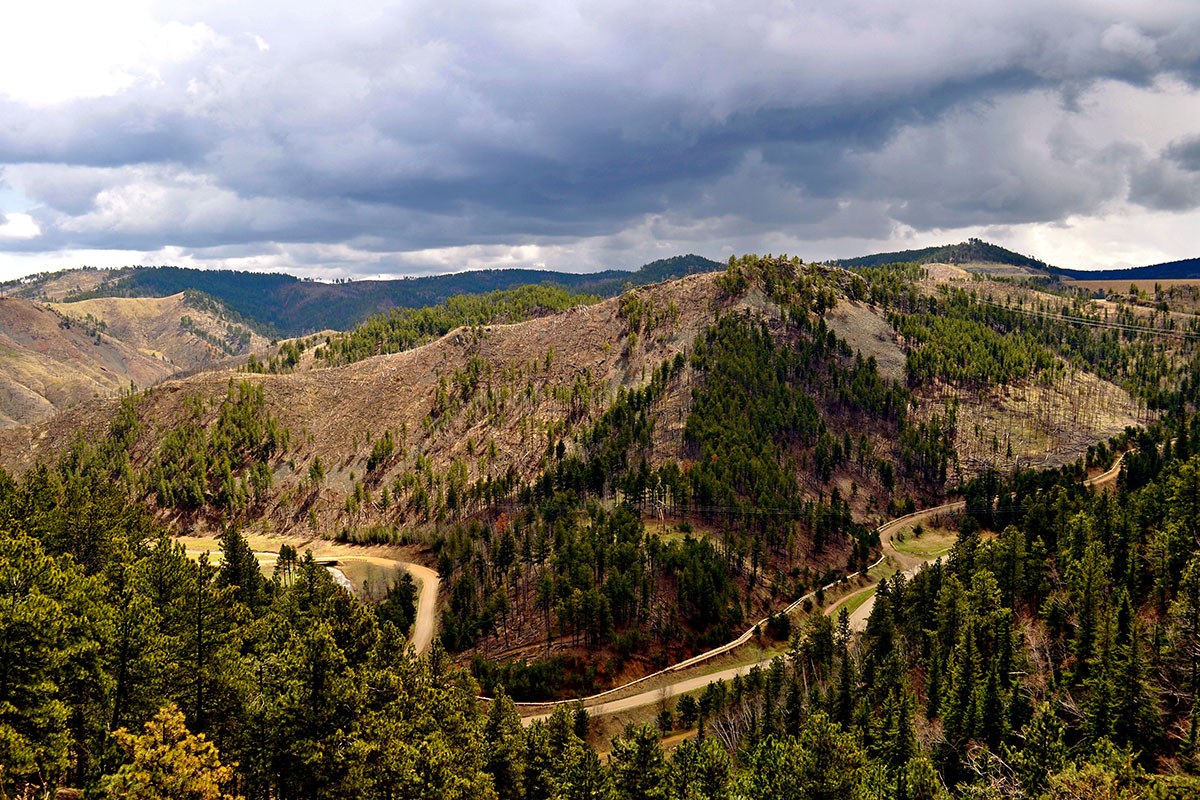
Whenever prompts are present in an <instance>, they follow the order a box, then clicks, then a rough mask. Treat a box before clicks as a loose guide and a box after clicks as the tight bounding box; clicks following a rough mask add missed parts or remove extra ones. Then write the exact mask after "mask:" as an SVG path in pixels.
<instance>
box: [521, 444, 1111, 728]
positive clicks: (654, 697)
mask: <svg viewBox="0 0 1200 800" xmlns="http://www.w3.org/2000/svg"><path fill="white" fill-rule="evenodd" d="M1123 459H1124V455H1122V456H1120V457H1119V458H1118V459H1117V460H1116V462H1115V463H1114V464H1113V466H1112V467H1110V468H1109V469H1108V470H1106V471H1104V472H1102V473H1100V474H1099V475H1096V476H1095V477H1092V478H1088V479H1087V480H1086V481H1084V485H1086V486H1090V487H1092V488H1100V487H1102V486H1106V485H1109V484H1111V483H1113V482H1115V481H1116V480H1117V476H1118V475H1119V474H1120V471H1121V462H1122V460H1123ZM964 508H966V501H965V500H955V501H953V502H950V503H943V504H942V505H940V506H934V507H932V508H926V509H922V510H921V511H914V512H913V513H911V514H905V515H904V516H902V517H897V518H896V519H893V520H891V521H889V522H886V523H884V524H883V525H881V526H880V527H879V543H880V546H881V548H882V549H883V555H882V556H880V558H879V559H878V560H877V561H876V562H875V563H874V564H872V565H871V566H872V567H875V566H877V565H879V564H882V563H883V562H884V561H885V560H886V559H888V558H891V559H894V560H895V562H896V563H897V564H898V565H899V567H900V569H901V570H903V572H904V573H905V576H906V577H911V576H912V575H915V574H916V572H917V571H918V570H919V569H920V568H921V567H923V566H924V565H925V564H928V563H929V562H930V561H933V560H935V559H933V558H929V559H925V558H921V557H920V556H916V555H912V554H909V553H903V552H901V551H899V550H897V549H896V548H895V546H894V545H893V543H892V537H893V536H894V535H895V534H896V533H898V532H899V531H901V530H903V529H905V528H907V527H908V526H911V525H915V524H917V523H918V522H920V521H922V520H925V519H928V518H930V517H934V516H937V515H939V514H947V513H952V512H957V511H961V510H963V509H964ZM838 583H840V581H838V582H835V583H831V584H829V585H828V586H825V587H823V588H824V589H825V590H828V589H830V588H832V587H834V586H836V585H837V584H838ZM864 591H869V590H864ZM816 594H817V593H816V592H815V591H813V592H809V593H808V594H806V595H804V597H801V598H800V599H799V600H797V601H796V602H794V603H792V604H791V605H790V606H788V608H787V609H786V611H787V612H788V613H790V612H791V611H794V610H795V609H796V608H798V607H799V606H800V605H801V604H802V603H803V602H804V601H805V600H807V599H810V598H814V597H815V596H816ZM857 594H858V592H854V593H851V594H850V595H847V596H846V597H843V598H841V599H840V600H838V602H836V603H834V604H833V605H831V606H830V607H829V608H828V609H826V612H825V613H832V612H834V611H836V609H837V608H839V607H840V606H841V604H842V603H845V602H846V601H847V600H849V599H850V598H851V597H855V596H856V595H857ZM874 601H875V596H874V594H872V595H871V597H870V598H868V599H867V600H866V601H865V602H864V603H863V604H862V605H861V606H859V607H858V608H857V609H855V611H854V613H853V614H851V616H850V624H851V627H852V628H853V629H854V630H858V631H861V630H862V629H863V628H865V627H866V622H867V619H868V618H869V617H870V615H871V608H872V607H873V606H874ZM765 623H766V619H763V620H760V621H759V622H758V623H757V624H756V625H755V627H753V628H750V629H749V630H748V631H747V632H746V633H743V634H742V635H741V636H739V637H738V638H737V639H734V640H733V641H732V642H729V643H728V644H724V645H722V646H721V647H717V648H714V649H713V650H709V651H708V652H705V653H701V654H699V655H697V656H693V657H692V658H689V659H687V660H686V661H681V662H680V663H678V664H674V665H672V666H670V667H667V668H666V669H664V670H660V671H659V672H655V673H652V674H650V675H646V676H644V677H642V678H638V679H637V680H635V681H630V682H629V683H626V684H624V685H622V686H618V687H615V688H613V689H609V690H607V691H604V692H600V693H598V694H594V695H592V696H590V697H585V698H582V699H581V700H561V701H558V702H551V703H517V704H516V706H517V710H518V712H519V713H520V712H521V711H527V712H528V715H527V716H524V717H523V718H522V720H521V722H522V724H525V725H529V724H530V723H532V722H534V721H535V720H544V719H547V718H549V716H550V714H551V713H553V711H554V708H555V707H556V706H559V705H573V704H575V703H577V702H582V703H583V706H584V708H586V709H587V710H588V712H589V713H590V714H592V715H593V716H602V715H605V714H615V713H618V712H622V711H631V710H633V709H635V708H641V707H643V706H649V705H654V704H656V703H659V702H662V701H663V700H665V699H667V698H670V697H672V696H674V695H677V694H683V693H686V692H691V691H695V690H696V689H703V688H704V687H705V686H707V685H708V684H710V683H712V682H714V681H718V680H732V679H733V677H734V676H736V675H746V674H747V673H749V672H750V670H752V669H753V668H754V667H765V666H766V665H768V664H770V662H771V659H763V660H760V661H756V662H751V663H748V664H741V665H738V666H736V667H730V668H728V669H724V670H720V671H717V672H710V673H705V674H703V675H696V676H692V677H681V678H680V679H679V680H677V681H674V682H672V683H670V684H668V685H666V686H660V687H656V688H654V689H650V690H647V691H644V692H640V693H637V694H633V695H629V696H626V697H619V698H613V696H614V695H616V694H618V693H622V692H626V691H628V690H629V689H630V688H631V687H633V686H636V685H637V684H639V683H643V682H645V681H648V680H650V679H651V678H655V677H658V676H661V675H664V674H666V673H670V672H676V671H680V670H684V669H687V668H689V667H694V666H696V665H698V664H700V663H701V662H704V661H708V660H710V659H712V658H714V657H716V656H718V655H721V654H723V653H727V652H729V651H730V650H732V649H734V648H735V647H737V646H739V645H741V644H744V643H745V642H747V641H749V640H750V638H751V637H752V636H753V634H754V631H755V629H756V628H757V627H758V626H759V625H764V624H765ZM610 698H612V699H610Z"/></svg>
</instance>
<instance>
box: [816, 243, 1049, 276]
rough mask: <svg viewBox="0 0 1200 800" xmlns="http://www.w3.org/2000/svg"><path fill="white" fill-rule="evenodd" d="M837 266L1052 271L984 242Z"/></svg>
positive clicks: (874, 257) (863, 258)
mask: <svg viewBox="0 0 1200 800" xmlns="http://www.w3.org/2000/svg"><path fill="white" fill-rule="evenodd" d="M834 263H836V264H840V265H841V266H843V267H846V268H847V269H856V268H862V267H881V266H883V265H884V264H897V263H914V264H970V263H985V264H1008V265H1010V266H1014V267H1027V268H1029V269H1034V270H1051V269H1053V268H1052V267H1050V266H1048V265H1047V264H1046V262H1044V261H1041V260H1039V259H1036V258H1031V257H1029V256H1024V255H1021V254H1020V253H1014V252H1013V251H1012V250H1006V249H1005V248H1003V247H1000V246H999V245H995V244H992V243H991V242H985V241H983V240H981V239H968V240H967V241H965V242H960V243H959V244H949V245H940V246H937V247H926V248H924V249H921V250H900V251H897V252H894V253H875V254H873V255H868V256H859V257H858V258H844V259H841V260H839V261H835V262H834Z"/></svg>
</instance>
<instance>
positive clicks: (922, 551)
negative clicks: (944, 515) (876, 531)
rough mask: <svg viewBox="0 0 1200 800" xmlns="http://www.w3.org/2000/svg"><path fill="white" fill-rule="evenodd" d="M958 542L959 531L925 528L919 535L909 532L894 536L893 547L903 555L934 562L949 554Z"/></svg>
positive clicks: (912, 531)
mask: <svg viewBox="0 0 1200 800" xmlns="http://www.w3.org/2000/svg"><path fill="white" fill-rule="evenodd" d="M956 541H958V532H957V531H952V530H947V529H945V528H925V529H924V530H922V531H921V533H920V534H919V535H918V534H917V533H916V531H915V530H909V531H904V532H903V533H900V534H897V535H896V536H893V537H892V547H894V548H896V549H897V550H898V551H900V552H901V553H905V554H907V555H910V556H917V557H918V558H923V559H925V560H927V561H932V560H933V559H935V558H941V557H942V556H944V555H946V554H947V553H949V552H950V549H951V548H952V547H954V543H955V542H956Z"/></svg>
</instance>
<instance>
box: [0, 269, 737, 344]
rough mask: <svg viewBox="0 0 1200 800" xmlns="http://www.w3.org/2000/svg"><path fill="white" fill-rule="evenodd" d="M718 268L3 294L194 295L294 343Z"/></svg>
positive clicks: (126, 273)
mask: <svg viewBox="0 0 1200 800" xmlns="http://www.w3.org/2000/svg"><path fill="white" fill-rule="evenodd" d="M723 266H724V265H722V264H720V263H718V262H716V261H712V260H710V259H707V258H703V257H701V256H697V255H685V256H675V257H673V258H667V259H662V260H659V261H653V262H651V263H649V264H646V265H645V266H643V267H641V268H640V269H638V270H636V271H632V272H630V271H624V270H606V271H604V272H596V273H588V274H576V273H569V272H555V271H551V270H534V269H499V270H479V271H474V272H459V273H454V274H450V275H433V276H429V277H422V278H403V279H400V280H385V281H351V282H346V283H318V282H315V281H305V280H301V279H299V278H297V277H295V276H292V275H284V274H275V273H261V272H236V271H232V270H199V269H186V268H183V267H130V268H127V269H123V270H117V271H115V272H112V273H97V272H96V271H76V270H72V271H70V272H68V273H55V274H52V275H44V276H38V277H37V278H36V279H26V280H23V281H20V282H12V283H10V284H6V285H5V286H4V287H3V288H4V290H5V291H6V292H7V293H9V294H13V295H17V296H24V297H32V298H38V297H44V296H54V294H55V293H59V294H62V295H63V297H62V299H64V300H67V301H77V300H85V299H92V298H97V297H166V296H169V295H174V294H178V293H180V292H185V291H193V292H196V291H198V292H203V293H204V294H207V295H209V296H210V297H213V298H215V299H216V300H218V301H220V302H221V303H222V304H223V305H224V306H226V307H227V308H228V309H230V310H232V311H233V312H235V313H236V314H239V315H241V316H242V317H244V318H246V319H247V320H252V321H255V322H257V323H259V324H260V325H262V326H264V327H265V328H267V329H269V330H271V331H272V332H274V333H278V334H281V335H285V336H298V335H302V334H306V333H311V332H313V331H319V330H326V329H335V330H348V329H350V328H353V327H354V326H355V325H357V324H358V323H360V322H362V321H363V320H365V319H367V318H368V317H370V316H372V315H374V314H378V313H381V312H385V311H388V310H390V309H392V308H420V307H423V306H431V305H437V304H439V303H442V302H444V301H445V300H447V299H448V298H450V297H452V296H454V295H458V294H466V293H470V294H478V293H482V292H491V291H495V290H497V289H511V288H514V287H516V286H523V285H528V284H553V285H557V286H561V287H563V288H565V289H569V290H571V291H575V292H589V293H592V294H598V295H601V296H605V297H608V296H613V295H616V294H619V293H620V291H621V288H622V287H623V286H624V285H626V284H631V285H634V286H642V285H646V284H650V283H657V282H659V281H663V280H668V279H671V278H680V277H684V276H686V275H691V274H694V273H698V272H712V271H715V270H719V269H722V268H723ZM76 273H86V274H85V275H84V277H86V278H87V279H88V280H87V281H80V280H71V279H70V278H71V276H73V275H75V274H76ZM63 284H66V285H69V286H70V287H71V288H70V290H68V291H66V292H63V291H62V285H63Z"/></svg>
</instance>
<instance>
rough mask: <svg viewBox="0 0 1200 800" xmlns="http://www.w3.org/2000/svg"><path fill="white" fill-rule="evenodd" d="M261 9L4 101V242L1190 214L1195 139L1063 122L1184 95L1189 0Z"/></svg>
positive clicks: (57, 244) (200, 241)
mask: <svg viewBox="0 0 1200 800" xmlns="http://www.w3.org/2000/svg"><path fill="white" fill-rule="evenodd" d="M254 5H255V8H253V9H250V10H246V9H241V8H234V7H232V6H230V5H228V4H221V5H217V6H215V7H214V8H212V9H203V8H200V10H196V8H197V7H196V6H195V5H194V4H191V3H185V4H180V5H179V6H178V7H177V8H173V9H171V8H166V9H164V10H163V14H164V15H166V16H171V15H172V13H173V14H174V15H177V16H178V18H179V19H181V20H182V21H183V22H185V23H198V22H202V23H204V24H205V25H207V26H210V27H211V28H212V30H213V31H214V32H215V36H216V43H215V44H213V45H211V46H210V47H208V48H207V49H205V50H203V51H201V52H200V53H199V54H198V55H197V57H196V58H194V59H190V60H187V61H184V62H182V63H176V64H171V65H168V66H164V67H163V68H162V69H161V70H160V71H159V73H158V79H157V80H155V81H150V82H145V83H140V84H137V85H134V86H132V87H130V88H128V89H125V90H123V91H121V92H118V93H116V94H114V95H113V96H111V97H105V98H98V99H87V100H77V101H72V102H67V103H64V104H60V105H57V106H52V107H47V108H32V107H28V106H25V105H22V104H20V103H18V102H16V101H12V100H9V101H3V102H2V103H0V163H3V164H7V165H10V166H9V170H8V173H7V174H8V176H9V181H10V183H13V184H14V185H17V186H19V187H20V189H21V191H23V192H24V193H25V194H26V195H27V196H28V197H30V198H31V199H33V200H34V201H35V202H36V203H38V205H37V207H36V208H34V209H33V210H31V212H30V213H31V214H32V216H33V218H34V220H35V221H36V222H37V223H38V225H39V227H40V229H41V231H42V234H41V236H39V237H36V238H34V239H32V240H21V241H7V242H4V243H3V244H0V247H7V248H10V249H22V250H29V251H36V250H53V249H59V248H67V247H71V248H113V249H132V250H153V249H157V248H160V247H162V246H164V245H174V246H179V247H183V248H189V249H192V250H195V251H204V250H206V251H207V252H209V253H214V254H219V253H222V252H227V251H225V250H221V249H220V248H229V247H232V248H234V250H236V251H237V252H252V251H253V250H254V247H253V246H252V245H254V244H255V243H262V244H261V245H260V246H261V251H262V252H264V253H270V252H273V251H274V249H275V248H274V245H272V244H271V243H280V242H289V243H309V244H321V243H324V244H331V245H332V244H346V245H349V246H352V247H354V248H356V249H360V250H363V251H366V252H375V253H380V254H386V253H391V252H403V251H411V250H419V249H427V248H443V247H451V246H457V245H473V244H479V245H503V244H519V243H524V242H528V241H551V242H555V243H561V242H569V241H570V240H572V239H573V238H580V237H598V236H612V235H617V234H619V233H621V232H622V231H627V230H632V229H635V228H636V229H639V230H644V231H648V230H650V228H647V227H646V225H645V221H646V220H647V219H650V218H661V219H662V220H663V222H662V223H661V224H662V225H664V226H666V227H669V228H670V230H672V231H673V232H675V233H680V232H683V233H687V234H689V235H699V233H698V231H697V230H696V227H695V226H697V225H698V224H703V225H704V227H705V228H706V229H707V231H708V233H707V234H705V235H707V236H708V239H709V240H715V239H717V238H718V237H719V236H721V235H723V233H722V232H723V231H727V232H728V233H729V235H730V237H734V236H744V235H747V234H754V235H763V236H769V234H771V233H772V232H782V231H788V232H791V233H793V234H801V235H805V236H810V237H813V238H830V237H833V236H858V237H860V238H864V237H865V238H872V237H883V236H886V235H887V231H888V229H889V226H892V225H894V224H896V223H902V224H906V225H911V226H913V227H915V228H918V229H927V228H939V227H954V226H961V225H969V224H1004V223H1014V224H1015V223H1022V222H1031V221H1033V222H1037V221H1042V222H1045V221H1056V220H1060V219H1062V218H1064V217H1065V216H1067V215H1070V214H1079V213H1091V212H1094V211H1095V210H1096V209H1098V208H1100V207H1101V206H1102V205H1103V204H1104V203H1105V202H1108V201H1111V200H1113V199H1114V198H1120V197H1123V196H1124V195H1125V193H1126V192H1127V191H1128V193H1129V196H1130V197H1131V198H1132V199H1133V200H1134V201H1136V202H1140V203H1143V204H1145V205H1147V206H1149V207H1153V208H1190V207H1194V206H1195V205H1196V204H1197V202H1198V201H1197V198H1196V196H1195V194H1194V193H1189V191H1188V190H1187V187H1188V186H1189V185H1190V186H1193V187H1194V182H1193V183H1192V184H1187V183H1186V181H1184V182H1183V183H1180V180H1178V179H1177V176H1176V175H1175V173H1176V172H1187V171H1195V170H1196V169H1197V165H1200V144H1198V142H1200V139H1195V138H1192V139H1186V138H1181V139H1180V144H1178V145H1172V146H1171V148H1170V149H1168V150H1167V151H1166V152H1165V153H1164V154H1162V155H1160V156H1153V157H1152V156H1150V155H1147V154H1146V151H1145V148H1141V149H1139V148H1138V147H1136V146H1132V145H1130V144H1129V143H1120V142H1116V143H1114V142H1107V143H1097V142H1095V141H1094V140H1087V137H1082V138H1081V139H1080V140H1079V141H1073V140H1072V137H1071V135H1070V132H1069V131H1064V130H1063V129H1062V126H1059V125H1057V124H1054V122H1053V121H1054V120H1064V119H1066V120H1069V119H1071V118H1072V117H1076V116H1080V114H1081V111H1080V108H1083V107H1084V106H1086V100H1085V99H1081V98H1086V96H1087V93H1088V91H1089V90H1090V89H1091V88H1092V87H1094V86H1096V85H1097V84H1098V83H1099V82H1101V81H1117V82H1122V83H1127V84H1133V85H1137V86H1143V87H1152V86H1153V85H1154V84H1155V82H1156V81H1158V80H1161V79H1163V78H1164V76H1166V77H1173V78H1175V79H1177V80H1183V81H1190V82H1192V83H1193V84H1195V83H1196V81H1197V76H1200V47H1198V45H1197V42H1198V41H1200V8H1198V7H1196V5H1195V4H1191V3H1171V2H1164V3H1161V4H1154V5H1153V6H1152V7H1147V8H1142V9H1130V8H1127V7H1125V4H1119V3H1111V4H1105V3H1098V4H1091V5H1090V6H1084V5H1081V4H1079V3H1068V2H1063V3H1047V2H1021V1H1020V0H1017V1H1016V2H1006V3H973V4H959V5H953V4H949V5H948V4H944V3H934V2H924V3H922V2H913V3H908V4H904V5H898V4H894V3H882V2H867V1H860V2H837V3H834V2H817V3H808V4H803V5H793V4H790V3H780V4H766V5H763V6H762V7H754V6H751V7H747V6H746V5H745V4H743V3H732V2H726V3H721V2H717V3H705V4H695V3H661V4H645V3H636V4H634V3H628V4H625V3H611V2H610V3H595V4H567V3H545V4H537V3H527V4H520V5H516V4H511V3H490V2H474V3H415V2H414V3H406V4H401V5H398V6H392V7H387V6H383V7H380V8H370V7H368V6H367V5H365V4H364V5H362V6H358V5H357V4H356V7H355V9H354V12H355V13H353V14H351V13H344V14H343V13H339V12H340V11H348V10H347V9H344V8H342V7H341V6H334V5H325V4H313V5H305V6H302V7H301V8H300V10H299V11H298V12H297V13H283V12H284V11H285V9H284V7H283V6H280V7H278V8H276V7H274V6H272V5H271V4H262V5H260V4H254ZM288 8H292V7H291V6H288ZM248 31H249V32H252V33H254V34H255V35H257V36H260V37H261V40H260V43H256V40H255V39H253V38H252V37H251V36H250V35H249V34H248V33H247V32H248ZM260 44H261V46H260ZM267 47H269V49H266V48H267ZM1081 124H1082V123H1081ZM1198 127H1200V123H1198ZM1187 133H1191V134H1193V135H1194V134H1195V133H1196V132H1181V135H1185V134H1187ZM1085 140H1086V141H1085ZM689 232H690V233H689ZM642 235H650V234H649V233H645V232H644V233H643V234H642ZM229 252H232V251H229ZM214 257H216V256H214ZM372 269H374V266H373V267H372Z"/></svg>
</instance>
